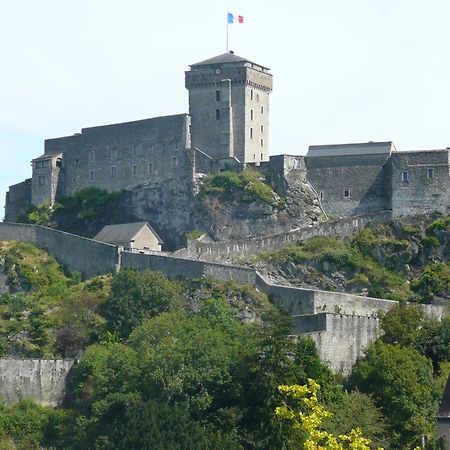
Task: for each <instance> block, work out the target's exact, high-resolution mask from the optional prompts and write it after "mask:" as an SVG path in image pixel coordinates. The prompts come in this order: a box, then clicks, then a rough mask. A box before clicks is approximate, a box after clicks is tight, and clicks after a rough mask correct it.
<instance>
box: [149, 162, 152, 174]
mask: <svg viewBox="0 0 450 450" xmlns="http://www.w3.org/2000/svg"><path fill="white" fill-rule="evenodd" d="M152 172H153V164H152V163H149V165H148V173H152Z"/></svg>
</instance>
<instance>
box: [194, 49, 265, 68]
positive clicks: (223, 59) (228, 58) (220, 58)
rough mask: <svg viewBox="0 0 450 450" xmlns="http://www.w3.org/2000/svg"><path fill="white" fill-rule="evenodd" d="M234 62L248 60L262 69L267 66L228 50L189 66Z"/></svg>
mask: <svg viewBox="0 0 450 450" xmlns="http://www.w3.org/2000/svg"><path fill="white" fill-rule="evenodd" d="M236 62H249V63H251V64H255V65H257V66H259V67H262V68H263V69H267V70H269V69H268V67H264V66H263V65H261V64H258V63H254V62H252V61H250V60H248V59H246V58H242V56H238V55H236V54H235V53H232V52H228V53H222V54H221V55H217V56H214V57H213V58H209V59H205V60H204V61H200V62H198V63H194V64H191V65H190V67H196V66H205V65H208V64H226V63H236Z"/></svg>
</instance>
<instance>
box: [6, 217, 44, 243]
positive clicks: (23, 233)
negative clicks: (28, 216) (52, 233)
mask: <svg viewBox="0 0 450 450" xmlns="http://www.w3.org/2000/svg"><path fill="white" fill-rule="evenodd" d="M0 241H21V242H33V243H36V226H35V225H28V224H23V223H8V222H0Z"/></svg>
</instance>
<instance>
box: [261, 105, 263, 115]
mask: <svg viewBox="0 0 450 450" xmlns="http://www.w3.org/2000/svg"><path fill="white" fill-rule="evenodd" d="M261 114H264V106H261Z"/></svg>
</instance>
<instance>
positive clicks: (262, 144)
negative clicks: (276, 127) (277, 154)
mask: <svg viewBox="0 0 450 450" xmlns="http://www.w3.org/2000/svg"><path fill="white" fill-rule="evenodd" d="M261 147H264V139H261Z"/></svg>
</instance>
